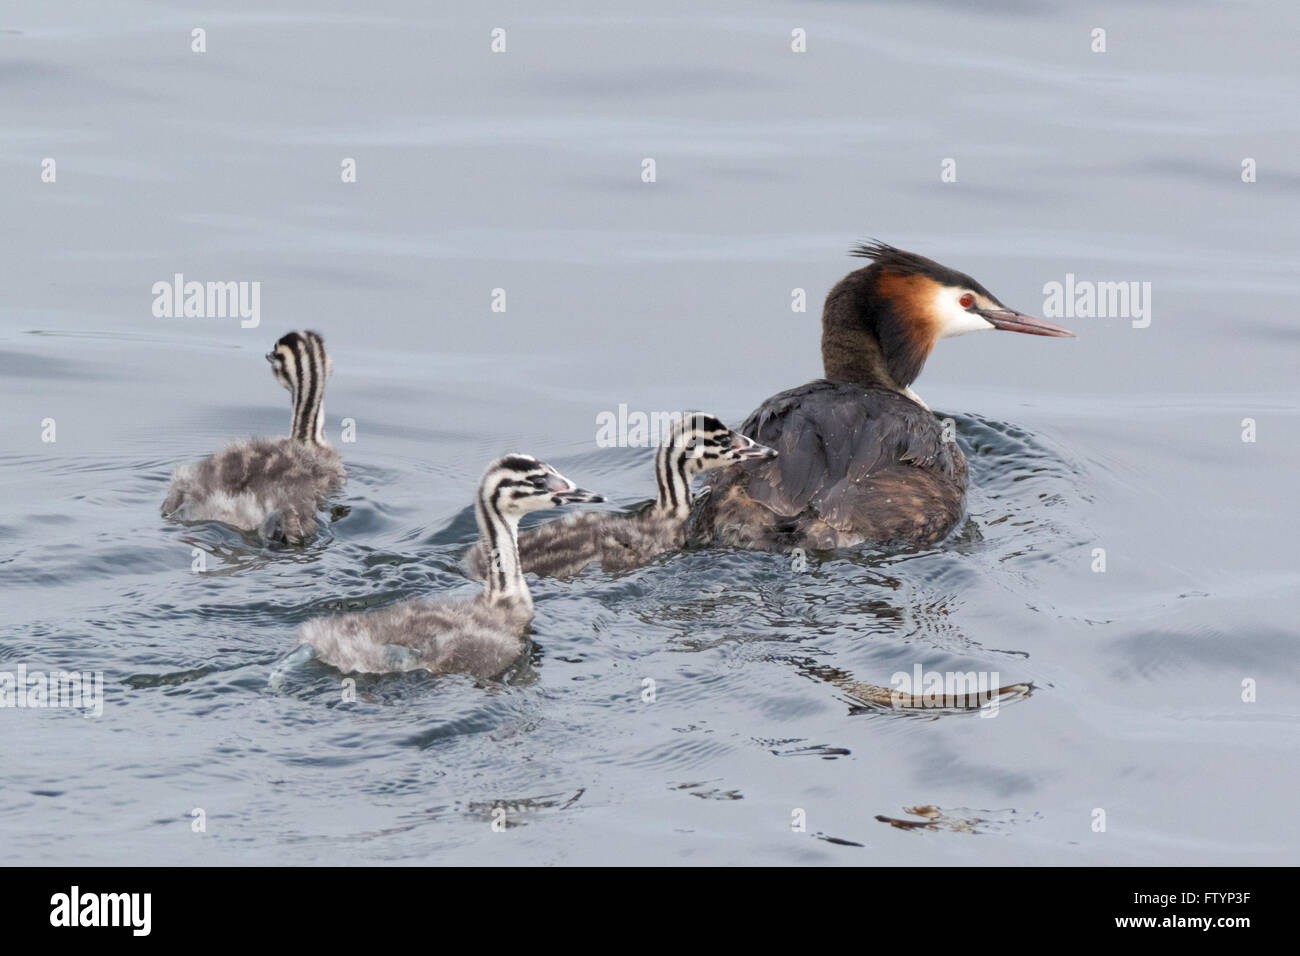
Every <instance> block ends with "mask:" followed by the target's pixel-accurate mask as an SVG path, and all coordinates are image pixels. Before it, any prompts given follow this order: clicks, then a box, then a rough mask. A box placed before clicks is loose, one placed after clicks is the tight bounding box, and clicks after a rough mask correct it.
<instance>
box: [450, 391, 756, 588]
mask: <svg viewBox="0 0 1300 956" xmlns="http://www.w3.org/2000/svg"><path fill="white" fill-rule="evenodd" d="M775 457H776V452H775V451H773V450H772V449H771V448H768V447H766V446H764V445H760V444H758V443H756V442H754V441H752V440H751V439H749V438H747V437H745V436H744V435H741V434H740V433H739V432H735V431H732V430H731V429H730V428H728V427H727V426H726V425H724V424H723V423H722V422H721V421H720V420H718V419H717V418H716V417H714V416H713V415H707V414H704V413H702V412H686V413H683V414H682V416H681V417H680V420H678V421H676V422H674V424H673V427H672V429H671V431H670V432H669V434H668V435H667V436H666V437H665V439H664V441H663V442H662V443H661V444H660V446H659V448H658V449H657V451H656V452H655V483H656V485H657V488H658V496H657V497H656V499H655V502H654V504H653V505H651V506H650V507H649V508H647V509H645V510H644V511H641V512H640V513H638V514H635V515H627V514H609V513H597V512H585V513H579V514H571V515H566V516H565V517H563V518H560V519H558V520H556V521H550V522H547V523H546V524H543V525H539V526H538V527H536V528H530V529H528V530H527V531H525V532H523V533H522V534H520V535H519V556H520V563H521V565H522V567H523V570H524V571H525V572H532V573H533V574H538V575H541V576H543V577H560V578H565V577H572V576H573V575H575V574H577V573H578V572H579V571H581V570H582V569H583V568H585V567H586V566H587V565H588V564H591V563H592V562H598V563H599V564H600V566H601V568H603V569H604V570H606V571H620V570H626V569H628V568H636V567H641V566H642V565H644V564H647V563H648V562H650V561H651V560H652V559H653V558H654V557H656V556H657V555H660V554H663V553H665V552H668V551H676V550H678V549H680V548H681V547H682V545H683V544H684V543H685V530H684V528H685V523H686V519H687V518H688V517H689V516H690V513H691V479H692V478H693V477H695V476H696V475H698V474H701V473H703V472H706V471H711V470H713V469H715V468H725V467H727V466H728V465H733V464H736V463H737V462H742V461H756V460H760V461H766V460H768V459H771V458H775ZM465 563H466V568H467V570H468V571H469V573H470V575H471V576H472V577H474V578H476V579H479V580H481V579H482V578H483V575H484V573H485V569H486V567H487V552H486V550H485V549H484V546H483V543H482V542H481V541H479V542H476V543H475V544H474V546H473V547H472V548H471V549H470V551H469V553H468V554H467V555H466V558H465Z"/></svg>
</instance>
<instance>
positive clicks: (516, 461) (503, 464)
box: [480, 454, 605, 518]
mask: <svg viewBox="0 0 1300 956" xmlns="http://www.w3.org/2000/svg"><path fill="white" fill-rule="evenodd" d="M480 489H481V491H480V498H481V500H482V501H483V504H484V505H485V506H486V507H488V508H490V509H492V510H494V511H496V512H497V513H498V514H501V515H505V516H507V517H513V518H518V517H521V516H523V515H524V514H527V513H528V512H530V511H540V510H541V509H543V508H558V507H560V506H561V505H571V504H581V503H584V502H587V503H591V504H598V503H600V502H602V501H604V500H605V499H604V498H603V497H601V496H600V495H597V494H593V493H592V492H590V491H586V490H584V489H582V488H579V487H578V486H577V485H576V484H574V483H573V482H572V481H570V480H569V479H568V478H565V477H564V476H563V475H562V474H560V473H559V472H558V471H556V470H555V469H554V468H552V467H551V466H550V465H548V464H546V462H544V461H538V460H537V459H536V458H534V457H533V456H532V455H518V454H516V455H506V456H505V457H503V458H498V459H497V460H496V461H494V462H492V464H490V465H488V467H487V471H486V472H484V474H483V480H482V481H481V482H480Z"/></svg>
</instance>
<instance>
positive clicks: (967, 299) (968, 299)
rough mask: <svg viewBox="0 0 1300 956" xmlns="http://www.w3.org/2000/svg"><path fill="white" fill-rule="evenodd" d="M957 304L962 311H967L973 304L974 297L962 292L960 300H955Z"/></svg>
mask: <svg viewBox="0 0 1300 956" xmlns="http://www.w3.org/2000/svg"><path fill="white" fill-rule="evenodd" d="M957 304H958V305H960V306H961V307H962V308H963V309H969V308H970V307H971V306H972V305H974V304H975V296H973V295H971V294H970V293H969V292H963V293H962V294H961V298H960V299H958V300H957Z"/></svg>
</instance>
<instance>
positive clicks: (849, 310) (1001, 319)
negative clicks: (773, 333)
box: [822, 242, 1074, 389]
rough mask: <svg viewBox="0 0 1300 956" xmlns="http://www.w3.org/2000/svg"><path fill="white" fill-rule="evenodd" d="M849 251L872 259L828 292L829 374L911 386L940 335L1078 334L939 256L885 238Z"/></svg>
mask: <svg viewBox="0 0 1300 956" xmlns="http://www.w3.org/2000/svg"><path fill="white" fill-rule="evenodd" d="M849 254H850V255H853V256H860V257H862V258H864V259H870V260H872V264H871V265H869V266H866V267H865V268H862V269H858V270H857V271H856V272H851V273H849V274H848V275H847V276H845V277H844V278H843V279H842V280H840V282H839V283H838V284H837V285H836V286H835V288H834V289H832V290H831V292H830V294H829V295H828V296H827V297H826V306H825V309H824V310H823V312H822V361H823V363H824V364H825V366H826V375H827V378H831V379H834V380H846V381H854V380H857V379H859V378H862V377H864V376H865V377H866V378H872V379H875V380H876V381H878V382H881V383H883V384H886V385H892V386H895V387H897V388H899V389H906V388H907V387H908V386H909V385H911V384H912V382H913V381H915V380H916V377H917V376H918V375H919V374H920V373H921V368H922V366H924V364H925V360H926V358H927V357H928V356H929V354H930V350H931V349H932V348H934V344H935V342H937V341H938V340H939V339H944V338H951V337H953V336H956V335H965V334H966V333H967V332H979V331H984V330H987V329H1002V330H1004V331H1007V332H1026V333H1028V334H1030V335H1047V336H1053V337H1073V336H1074V333H1073V332H1071V331H1070V330H1069V329H1063V328H1061V327H1060V326H1059V325H1053V324H1052V323H1050V322H1044V321H1043V320H1042V319H1037V318H1034V317H1033V316H1030V315H1025V314H1024V313H1023V312H1017V311H1016V310H1015V309H1010V308H1007V307H1006V306H1005V305H1003V304H1002V303H1001V301H999V300H998V298H997V296H995V295H994V294H993V293H992V292H990V291H989V290H988V289H986V288H984V286H982V285H980V284H979V283H978V282H976V281H975V280H974V279H972V278H971V277H970V276H968V275H966V274H965V273H962V272H958V271H957V270H956V269H949V268H948V267H947V266H944V265H941V264H939V263H938V262H935V261H934V260H933V259H927V258H925V257H924V256H918V255H917V254H916V253H913V252H904V251H903V250H902V249H895V248H894V247H893V246H889V245H886V244H885V243H883V242H870V243H865V244H863V245H860V246H857V247H856V248H854V249H852V250H850V253H849ZM873 346H874V347H873Z"/></svg>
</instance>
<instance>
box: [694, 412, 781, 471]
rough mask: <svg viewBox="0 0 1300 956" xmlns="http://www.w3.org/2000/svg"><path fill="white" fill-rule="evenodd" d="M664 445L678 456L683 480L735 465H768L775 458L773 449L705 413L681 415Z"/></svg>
mask: <svg viewBox="0 0 1300 956" xmlns="http://www.w3.org/2000/svg"><path fill="white" fill-rule="evenodd" d="M668 441H669V442H670V444H671V445H672V448H673V450H674V451H681V452H682V454H683V461H684V465H685V470H686V475H687V477H690V476H693V475H698V474H700V473H701V472H705V471H712V470H713V469H715V468H725V467H727V466H728V465H734V464H736V463H737V462H742V461H768V460H770V459H772V458H775V457H776V449H774V448H768V447H767V446H766V445H760V444H759V443H758V442H756V441H754V440H753V439H752V438H748V437H746V436H745V435H742V434H740V432H737V431H733V430H732V429H730V428H728V427H727V426H726V425H724V424H723V423H722V421H721V420H720V419H718V418H716V417H715V416H713V415H709V414H706V413H705V412H685V413H683V415H682V417H681V420H680V421H678V422H676V423H675V424H674V425H673V428H672V431H671V432H670V433H669V437H668Z"/></svg>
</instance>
